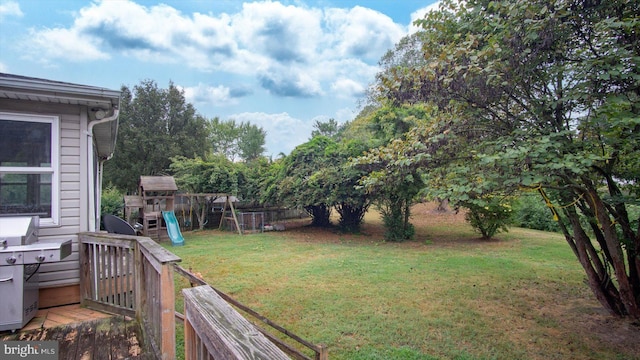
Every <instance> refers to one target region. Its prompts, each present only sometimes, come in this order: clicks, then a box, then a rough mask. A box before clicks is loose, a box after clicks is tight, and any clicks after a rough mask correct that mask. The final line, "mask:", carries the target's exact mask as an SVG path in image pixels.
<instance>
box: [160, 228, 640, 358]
mask: <svg viewBox="0 0 640 360" xmlns="http://www.w3.org/2000/svg"><path fill="white" fill-rule="evenodd" d="M371 226H376V224H373V225H371ZM416 228H417V237H416V240H415V241H412V242H407V243H401V244H395V243H386V242H382V241H381V240H380V238H379V236H378V235H376V234H373V233H368V232H367V228H365V231H364V234H363V235H341V234H337V233H332V232H330V231H325V230H316V229H309V228H298V229H293V230H291V231H285V232H273V233H263V234H253V235H245V236H239V235H237V234H233V233H226V232H220V231H204V232H193V233H185V234H184V235H185V246H183V247H171V246H170V245H166V246H167V248H168V249H170V250H171V251H172V252H174V253H175V254H177V255H178V256H180V257H181V258H182V259H183V261H182V264H181V265H182V266H183V267H185V268H187V269H188V268H192V270H193V272H199V273H201V274H202V276H203V277H204V279H205V280H206V281H207V282H209V283H210V284H211V285H213V286H215V287H217V288H218V289H220V290H222V291H224V292H226V293H227V294H230V295H232V296H233V297H235V298H236V299H238V300H239V301H241V302H243V303H244V304H246V305H248V306H250V307H252V308H253V309H254V310H256V311H258V312H260V313H261V314H263V315H265V316H266V317H268V318H269V319H271V320H273V321H275V322H277V323H278V324H280V325H282V326H284V327H285V328H287V329H289V330H291V331H292V332H294V333H296V334H298V335H300V336H302V337H303V338H305V339H307V340H308V341H310V342H313V343H322V344H325V345H327V346H328V348H329V357H330V358H331V359H385V360H386V359H587V358H588V359H616V358H620V359H629V358H640V355H639V354H638V353H637V352H635V351H637V348H635V349H634V348H628V347H624V346H623V345H620V344H618V343H616V342H615V341H613V342H612V341H610V339H609V341H607V337H606V335H607V334H609V335H610V334H611V333H612V331H619V330H620V329H619V328H620V327H624V324H620V323H618V322H616V320H615V319H610V318H609V316H608V315H606V314H604V313H603V312H602V310H600V307H599V305H598V303H597V302H596V301H595V300H594V299H593V296H592V295H591V292H590V291H589V289H588V288H587V286H586V285H585V284H584V282H583V281H584V277H585V276H584V274H583V271H582V269H581V268H580V267H579V264H578V262H577V260H576V259H575V257H574V256H573V254H572V253H571V250H570V249H569V247H568V245H567V244H566V243H565V242H564V240H563V238H562V237H561V236H559V235H557V234H550V233H544V232H539V231H531V230H524V229H512V230H511V231H510V232H509V233H507V234H502V235H500V236H498V240H493V241H481V240H479V239H478V238H477V235H476V234H474V233H473V232H472V231H471V230H470V228H468V226H467V225H465V224H460V223H456V224H454V225H452V224H449V225H444V226H416ZM177 277H179V276H177ZM179 286H181V287H186V286H188V285H187V284H186V282H184V281H182V280H180V281H179ZM178 291H179V290H178ZM181 306H182V305H181V301H180V300H178V309H179V310H180V311H181V309H180V307H181ZM602 324H605V325H607V324H608V325H607V326H609V327H613V328H612V329H608V330H607V329H605V330H598V331H595V330H593V329H592V327H595V326H597V325H602ZM631 331H635V329H631ZM601 333H602V334H601ZM623 334H624V332H623ZM635 334H637V332H635ZM639 341H640V340H639ZM179 351H180V350H179Z"/></svg>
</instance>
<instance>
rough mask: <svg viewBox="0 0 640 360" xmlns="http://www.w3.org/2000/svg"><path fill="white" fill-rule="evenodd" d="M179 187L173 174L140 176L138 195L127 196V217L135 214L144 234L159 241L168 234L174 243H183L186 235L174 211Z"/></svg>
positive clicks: (130, 220) (129, 219)
mask: <svg viewBox="0 0 640 360" xmlns="http://www.w3.org/2000/svg"><path fill="white" fill-rule="evenodd" d="M176 191H178V187H177V186H176V182H175V180H174V179H173V177H172V176H140V182H139V183H138V195H135V196H125V199H124V202H125V218H126V221H127V222H128V223H131V222H132V220H133V219H132V217H133V216H137V218H136V219H135V220H136V221H137V223H139V224H141V225H142V229H141V231H142V235H143V236H147V237H150V238H152V239H154V240H156V241H163V240H166V239H167V238H168V239H169V240H171V244H173V245H174V246H179V245H184V237H183V236H182V232H180V225H179V224H178V220H177V219H176V215H175V213H174V201H175V194H176Z"/></svg>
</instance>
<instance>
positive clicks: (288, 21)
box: [232, 2, 324, 63]
mask: <svg viewBox="0 0 640 360" xmlns="http://www.w3.org/2000/svg"><path fill="white" fill-rule="evenodd" d="M321 18H322V13H321V11H320V10H318V9H307V8H303V7H296V6H293V5H289V6H285V5H283V4H281V3H279V2H254V3H245V4H243V5H242V11H241V12H240V13H238V14H236V15H235V16H233V22H232V25H233V28H234V30H235V33H236V35H237V39H238V42H239V43H240V44H241V46H242V47H243V48H246V49H248V50H250V51H251V52H252V53H256V54H260V55H262V56H266V57H268V58H270V59H272V60H275V61H277V62H281V63H291V62H298V63H304V62H307V61H309V60H310V59H312V58H313V57H314V56H315V55H316V52H317V47H318V44H319V42H321V41H322V38H323V36H324V35H323V33H322V29H321V24H320V19H321Z"/></svg>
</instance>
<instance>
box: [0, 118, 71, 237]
mask: <svg viewBox="0 0 640 360" xmlns="http://www.w3.org/2000/svg"><path fill="white" fill-rule="evenodd" d="M7 120H8V121H20V122H26V123H48V124H51V149H50V150H51V159H50V160H51V163H50V166H48V167H28V166H25V167H22V166H1V165H0V173H5V174H51V217H43V218H40V227H54V226H59V225H60V117H59V116H55V115H36V114H25V113H10V112H0V121H7Z"/></svg>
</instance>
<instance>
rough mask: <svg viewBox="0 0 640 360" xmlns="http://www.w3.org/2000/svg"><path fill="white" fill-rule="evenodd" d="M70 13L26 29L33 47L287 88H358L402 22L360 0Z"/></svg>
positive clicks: (197, 92) (126, 5) (100, 7)
mask: <svg viewBox="0 0 640 360" xmlns="http://www.w3.org/2000/svg"><path fill="white" fill-rule="evenodd" d="M74 16H75V19H74V22H73V24H72V25H71V26H69V27H55V28H51V29H32V30H31V33H30V35H29V37H28V38H27V39H25V42H26V43H27V44H28V45H27V46H26V51H27V53H28V54H30V55H31V56H30V57H31V58H32V59H38V60H39V61H41V62H44V63H47V62H48V63H55V62H56V61H75V62H84V61H96V60H107V59H115V58H117V57H129V58H133V59H137V60H139V61H142V62H155V63H171V64H180V65H184V66H186V67H188V68H192V69H196V70H198V71H201V72H207V73H210V72H215V71H223V72H229V73H232V74H240V75H242V76H245V77H247V78H253V79H254V81H255V82H256V83H257V84H258V85H259V86H262V87H263V88H264V89H266V90H268V91H269V92H270V93H271V94H274V95H277V96H283V97H316V96H322V95H324V94H327V92H328V91H337V92H338V94H339V95H340V96H342V97H349V96H359V95H361V94H362V90H363V89H364V88H365V87H366V86H367V85H368V84H367V82H369V81H371V80H372V79H373V76H374V75H375V73H376V72H377V70H378V68H377V62H378V60H379V59H380V57H381V56H382V55H383V54H384V53H385V52H386V51H387V50H388V49H390V48H392V47H393V45H394V44H395V43H396V42H397V41H398V40H399V39H400V38H401V37H402V36H403V35H405V31H406V30H405V29H403V27H402V26H400V25H398V24H395V23H394V22H393V20H392V19H391V18H389V17H388V16H386V15H384V14H382V13H379V12H377V11H374V10H371V9H367V8H365V7H361V6H356V7H354V8H351V9H338V8H325V9H319V8H310V7H306V6H303V5H297V6H294V5H283V4H282V3H280V2H278V1H262V2H251V3H244V4H243V5H242V9H241V10H239V11H238V12H237V13H234V14H226V13H217V14H214V13H208V14H202V13H192V14H185V13H182V12H180V11H179V10H177V9H175V8H173V7H171V6H169V5H165V4H159V5H155V6H149V7H146V6H142V5H140V4H137V3H135V2H133V1H130V0H120V1H107V0H102V1H97V2H94V3H91V4H89V5H87V6H85V7H83V8H82V9H81V10H80V11H78V12H77V13H75V15H74ZM334 79H339V80H334ZM207 86H209V88H208V89H205V87H207ZM195 88H197V89H195ZM227 90H228V89H227ZM227 90H225V89H224V87H221V86H211V85H210V84H209V85H198V86H197V87H194V89H192V90H190V91H191V92H190V94H192V95H193V96H194V98H202V97H208V98H211V99H215V101H218V102H219V103H225V102H226V101H229V100H231V97H228V95H225V91H227ZM225 96H227V97H226V98H225Z"/></svg>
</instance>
